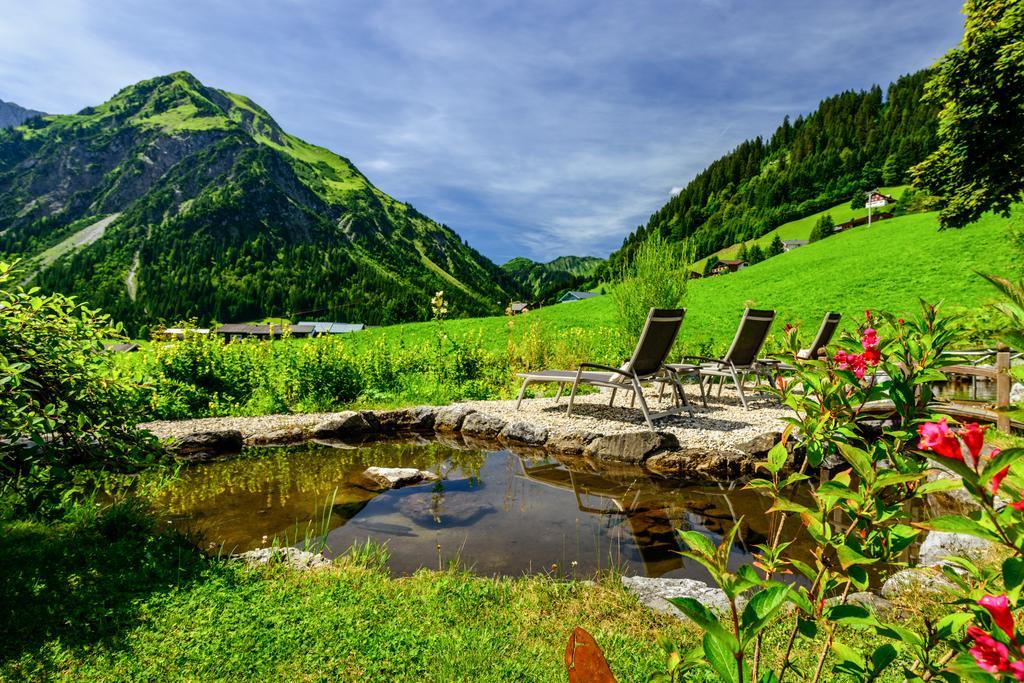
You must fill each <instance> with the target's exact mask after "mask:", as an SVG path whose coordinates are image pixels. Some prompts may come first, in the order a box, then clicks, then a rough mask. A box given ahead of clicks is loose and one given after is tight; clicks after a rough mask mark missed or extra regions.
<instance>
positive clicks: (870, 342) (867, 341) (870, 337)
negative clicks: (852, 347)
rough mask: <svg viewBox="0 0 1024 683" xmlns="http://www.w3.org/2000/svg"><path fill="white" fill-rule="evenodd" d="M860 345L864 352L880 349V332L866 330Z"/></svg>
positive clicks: (871, 329)
mask: <svg viewBox="0 0 1024 683" xmlns="http://www.w3.org/2000/svg"><path fill="white" fill-rule="evenodd" d="M860 345H861V346H863V347H864V350H865V351H867V350H868V349H877V348H878V332H876V331H875V330H874V329H873V328H870V327H869V328H868V329H866V330H864V334H863V335H861V338H860Z"/></svg>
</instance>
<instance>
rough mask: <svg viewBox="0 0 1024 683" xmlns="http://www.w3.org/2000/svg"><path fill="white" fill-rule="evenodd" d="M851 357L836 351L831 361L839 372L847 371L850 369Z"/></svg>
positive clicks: (841, 351)
mask: <svg viewBox="0 0 1024 683" xmlns="http://www.w3.org/2000/svg"><path fill="white" fill-rule="evenodd" d="M851 357H852V356H851V355H850V354H848V353H846V351H843V350H842V349H839V350H838V351H836V355H835V356H834V357H833V360H834V361H835V362H836V367H838V368H839V369H840V370H848V369H849V368H850V361H849V359H850V358H851Z"/></svg>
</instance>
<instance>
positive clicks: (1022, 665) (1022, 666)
mask: <svg viewBox="0 0 1024 683" xmlns="http://www.w3.org/2000/svg"><path fill="white" fill-rule="evenodd" d="M1010 673H1011V674H1013V677H1014V678H1016V679H1017V680H1018V681H1024V662H1010Z"/></svg>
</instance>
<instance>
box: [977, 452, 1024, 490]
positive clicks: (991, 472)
mask: <svg viewBox="0 0 1024 683" xmlns="http://www.w3.org/2000/svg"><path fill="white" fill-rule="evenodd" d="M1021 458H1024V448H1007V449H1006V450H1005V451H1002V452H1001V453H1000V454H999V455H997V456H996V457H994V458H992V459H991V460H989V461H988V462H987V463H986V465H985V470H984V471H983V472H982V473H981V485H982V486H985V487H987V486H988V483H989V482H990V481H992V477H994V476H996V473H998V472H999V470H1001V469H1003V468H1004V467H1007V466H1008V465H1012V464H1013V463H1015V462H1017V461H1018V460H1020V459H1021Z"/></svg>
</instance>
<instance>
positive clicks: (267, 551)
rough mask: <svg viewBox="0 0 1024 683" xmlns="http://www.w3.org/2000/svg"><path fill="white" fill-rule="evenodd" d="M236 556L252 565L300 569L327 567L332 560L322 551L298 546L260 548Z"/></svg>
mask: <svg viewBox="0 0 1024 683" xmlns="http://www.w3.org/2000/svg"><path fill="white" fill-rule="evenodd" d="M234 558H235V559H236V560H239V561H241V562H244V563H246V564H248V565H251V566H260V565H268V564H283V565H286V566H288V567H291V568H292V569H298V570H299V571H308V570H311V569H327V568H329V567H330V566H331V561H330V560H328V559H327V558H326V557H324V556H323V555H321V554H320V553H310V552H306V551H305V550H299V549H298V548H259V549H257V550H250V551H249V552H247V553H241V554H240V555H235V556H234Z"/></svg>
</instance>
